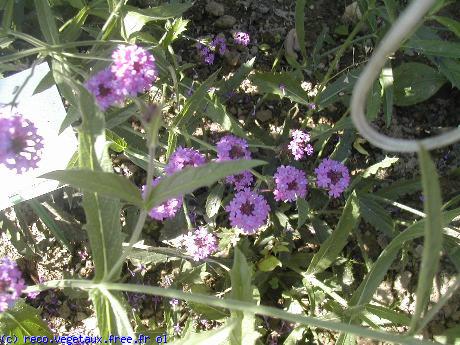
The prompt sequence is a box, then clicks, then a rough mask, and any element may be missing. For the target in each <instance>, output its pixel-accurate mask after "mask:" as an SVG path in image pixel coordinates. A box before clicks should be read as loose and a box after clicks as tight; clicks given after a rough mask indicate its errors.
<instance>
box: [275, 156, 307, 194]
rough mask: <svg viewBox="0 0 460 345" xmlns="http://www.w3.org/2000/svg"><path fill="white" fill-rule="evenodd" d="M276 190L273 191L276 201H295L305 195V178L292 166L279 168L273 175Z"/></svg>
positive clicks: (300, 171)
mask: <svg viewBox="0 0 460 345" xmlns="http://www.w3.org/2000/svg"><path fill="white" fill-rule="evenodd" d="M274 178H275V183H276V188H275V190H274V191H273V194H275V200H277V201H280V200H282V201H295V200H297V198H304V197H305V195H306V194H307V178H306V176H305V173H304V172H303V171H302V170H299V169H296V168H294V167H293V166H284V165H282V166H280V167H279V168H278V170H277V171H276V174H275V175H274Z"/></svg>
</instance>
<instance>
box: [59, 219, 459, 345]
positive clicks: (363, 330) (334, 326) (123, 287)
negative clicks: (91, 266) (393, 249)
mask: <svg viewBox="0 0 460 345" xmlns="http://www.w3.org/2000/svg"><path fill="white" fill-rule="evenodd" d="M456 211H457V212H458V211H459V210H456ZM245 265H247V261H244V262H241V264H240V265H238V266H239V267H244V266H245ZM238 270H240V269H238ZM238 270H237V271H238ZM243 272H244V269H243V270H242V271H241V273H243ZM236 274H239V273H236ZM234 281H235V283H233V282H234ZM239 282H241V280H240V279H234V280H232V291H233V286H236V287H237V289H238V291H240V290H241V289H240V288H239V287H238V286H237V283H239ZM59 283H60V282H57V284H56V285H54V284H53V286H59V285H58V284H59ZM72 284H73V286H74V287H83V288H85V289H88V288H91V287H98V286H100V285H101V284H95V283H93V282H91V281H81V280H80V281H75V280H74V281H72ZM103 286H104V287H106V288H107V289H109V290H115V291H131V292H138V293H146V294H151V295H157V296H163V297H167V298H179V299H181V300H184V301H187V302H194V303H201V304H207V305H210V306H213V307H218V308H227V309H230V310H232V311H234V312H236V311H238V312H241V313H246V314H249V313H251V314H258V315H266V316H268V317H271V318H274V319H282V320H286V321H289V322H291V323H298V324H301V325H305V326H308V327H311V328H323V329H328V330H331V331H336V332H345V333H349V334H354V335H356V336H360V337H363V338H370V339H376V340H381V341H382V342H389V343H396V344H401V345H433V343H432V342H431V341H427V340H421V339H419V338H414V337H411V336H407V335H399V334H394V333H391V332H383V331H376V330H373V329H372V328H370V327H361V326H357V325H352V324H349V323H348V322H347V323H345V322H339V321H336V320H335V319H336V317H335V316H334V320H327V319H324V318H317V317H311V316H305V315H299V314H293V313H289V312H286V311H284V310H282V309H280V308H275V307H267V306H265V305H257V304H255V303H254V302H246V301H242V300H241V299H235V298H231V299H230V298H229V299H222V298H218V297H215V296H209V295H203V294H198V293H197V294H191V293H187V292H183V291H182V290H177V289H173V288H167V289H164V288H160V287H154V286H148V285H140V284H121V283H109V282H107V283H103ZM244 286H247V285H246V284H244ZM249 293H250V291H249ZM243 325H246V326H249V325H251V327H252V325H253V323H252V322H247V323H243ZM248 329H249V327H248ZM243 334H245V335H248V332H246V333H243ZM239 344H241V342H240V343H239ZM244 344H252V343H251V342H248V343H244Z"/></svg>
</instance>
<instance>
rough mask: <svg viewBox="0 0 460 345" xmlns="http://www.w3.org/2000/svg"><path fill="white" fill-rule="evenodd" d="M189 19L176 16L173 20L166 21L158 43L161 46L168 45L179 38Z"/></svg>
mask: <svg viewBox="0 0 460 345" xmlns="http://www.w3.org/2000/svg"><path fill="white" fill-rule="evenodd" d="M188 23H189V20H186V19H182V18H176V19H174V21H173V22H168V23H166V26H165V29H166V32H165V33H164V35H163V37H162V38H161V40H160V44H161V45H162V46H163V47H165V48H166V47H167V46H169V45H170V44H171V43H172V42H174V41H175V40H176V39H178V38H179V36H180V34H181V33H182V32H184V31H186V30H187V25H188Z"/></svg>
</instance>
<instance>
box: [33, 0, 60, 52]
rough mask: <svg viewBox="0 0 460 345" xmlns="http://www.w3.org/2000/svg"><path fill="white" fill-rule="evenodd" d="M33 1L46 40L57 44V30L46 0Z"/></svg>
mask: <svg viewBox="0 0 460 345" xmlns="http://www.w3.org/2000/svg"><path fill="white" fill-rule="evenodd" d="M34 3H35V9H36V10H37V18H38V23H39V24H40V29H41V31H42V34H43V36H44V37H45V40H46V42H48V43H51V44H58V43H59V32H58V29H57V26H56V21H55V19H54V18H55V16H54V15H53V12H52V11H51V7H50V4H49V2H48V0H34Z"/></svg>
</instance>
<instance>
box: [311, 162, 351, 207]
mask: <svg viewBox="0 0 460 345" xmlns="http://www.w3.org/2000/svg"><path fill="white" fill-rule="evenodd" d="M315 173H316V183H317V185H318V187H321V188H325V189H327V190H328V191H329V196H331V197H334V198H338V197H339V196H340V194H342V193H343V191H344V190H345V189H346V188H347V187H348V185H349V184H350V174H349V172H348V169H347V167H346V166H345V165H343V164H342V163H340V162H337V161H335V160H332V159H329V158H326V159H323V161H322V162H321V164H320V165H319V166H318V167H317V168H316V169H315Z"/></svg>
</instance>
